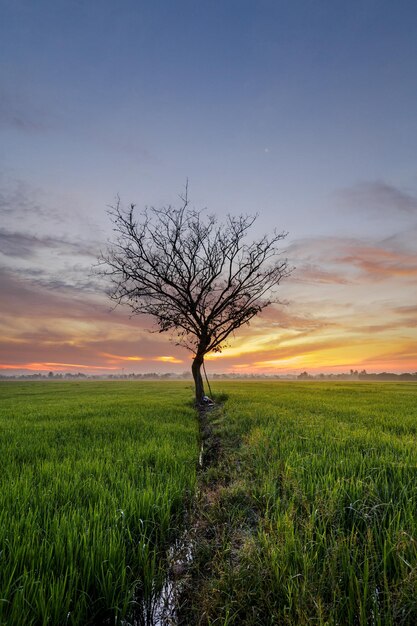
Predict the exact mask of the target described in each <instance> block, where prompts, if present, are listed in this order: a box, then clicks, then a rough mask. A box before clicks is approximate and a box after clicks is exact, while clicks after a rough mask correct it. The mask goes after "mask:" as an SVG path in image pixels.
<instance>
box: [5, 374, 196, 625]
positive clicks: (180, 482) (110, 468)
mask: <svg viewBox="0 0 417 626" xmlns="http://www.w3.org/2000/svg"><path fill="white" fill-rule="evenodd" d="M0 397H1V400H0V624H1V625H6V624H7V626H12V625H19V626H23V625H29V624H33V625H35V624H36V625H46V624H48V626H49V625H59V626H64V625H65V624H68V625H71V624H72V625H75V624H77V625H81V624H82V625H86V624H105V623H108V624H121V623H122V620H124V619H132V616H133V615H136V619H142V616H143V612H144V607H147V608H148V609H149V607H150V602H151V599H152V597H153V594H154V593H155V592H156V591H157V590H158V588H159V587H160V586H161V585H162V582H163V579H164V576H165V569H164V566H165V563H164V555H165V551H166V548H167V545H168V544H169V542H170V541H172V540H173V538H174V537H175V536H177V535H178V533H179V530H180V528H181V526H182V524H183V519H184V509H185V506H186V498H187V497H189V496H190V494H193V493H194V490H195V480H196V465H197V458H198V428H197V422H196V419H195V412H194V410H193V409H192V408H191V404H190V402H189V400H190V398H191V397H192V391H191V390H190V389H189V388H187V385H185V384H182V383H164V384H158V383H152V382H149V383H144V382H140V383H136V382H128V383H126V382H122V383H118V382H98V383H95V382H82V383H76V382H70V383H68V382H51V383H48V382H46V383H43V382H37V383H17V382H16V383H1V384H0Z"/></svg>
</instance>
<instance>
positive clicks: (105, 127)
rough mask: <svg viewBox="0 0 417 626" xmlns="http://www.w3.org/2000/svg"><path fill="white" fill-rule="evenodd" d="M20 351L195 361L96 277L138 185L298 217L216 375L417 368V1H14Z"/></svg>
mask: <svg viewBox="0 0 417 626" xmlns="http://www.w3.org/2000/svg"><path fill="white" fill-rule="evenodd" d="M0 15H1V19H0V159H1V170H0V171H1V173H0V281H1V282H0V299H1V307H0V369H1V370H2V373H4V374H15V373H19V374H20V373H30V372H38V371H46V372H47V371H50V370H52V371H56V372H59V371H65V372H67V371H68V372H78V371H82V372H84V373H87V374H89V373H91V374H93V373H95V374H106V373H121V372H125V373H129V372H150V371H155V372H183V371H185V370H188V369H189V367H190V359H191V355H190V354H189V353H188V352H186V351H185V350H184V349H182V348H179V347H177V346H175V344H174V343H173V342H172V341H170V339H169V336H167V335H166V334H155V333H152V332H151V331H152V328H153V326H152V320H150V319H148V318H142V317H133V318H132V317H130V313H129V310H128V309H125V308H122V307H119V308H116V309H112V307H111V304H110V302H109V300H108V299H107V296H106V294H105V285H104V284H103V283H102V282H100V281H99V279H98V278H97V276H96V275H95V274H94V270H93V266H94V264H95V262H96V258H97V255H98V254H99V252H100V250H103V249H105V246H106V242H107V241H108V240H109V239H111V237H112V228H111V223H110V221H109V217H108V215H107V209H108V207H109V205H112V204H114V202H115V198H116V196H117V195H118V194H119V195H120V198H121V201H122V203H124V204H126V205H128V204H130V203H132V202H133V203H135V204H136V205H138V207H144V206H146V205H148V206H149V205H152V206H156V207H161V206H166V205H168V204H172V205H176V204H178V203H179V202H180V201H179V194H181V193H182V191H183V189H184V185H185V182H186V180H187V179H188V180H189V196H190V200H191V203H192V205H193V206H195V207H196V208H198V209H203V208H205V207H207V208H208V210H209V212H210V213H216V214H217V215H218V216H219V218H220V219H221V218H222V217H224V216H225V215H226V214H228V213H230V214H235V215H237V214H241V213H243V214H254V213H256V214H258V218H257V221H256V224H255V227H254V230H253V236H254V237H255V236H259V235H261V234H263V233H264V232H271V230H272V229H273V228H274V227H276V228H277V229H278V231H282V230H284V231H287V232H288V236H287V238H286V240H285V244H284V245H283V249H282V254H283V256H286V257H287V258H288V259H289V262H290V264H291V265H292V266H294V267H295V270H294V272H293V274H292V275H291V276H290V277H289V278H288V279H286V280H285V281H283V282H282V283H281V284H280V287H279V291H278V295H279V298H280V303H279V304H274V305H271V306H270V307H269V308H267V309H265V311H264V312H263V313H262V314H261V315H260V316H259V317H258V318H256V319H255V320H253V322H251V324H250V326H245V327H244V328H242V329H240V330H239V331H238V332H237V333H236V336H235V337H232V338H231V340H230V342H229V343H228V345H227V346H226V347H225V349H224V350H223V352H222V353H221V354H215V355H211V356H210V355H209V356H208V359H207V369H208V371H211V372H238V373H239V372H240V373H268V374H288V373H290V374H293V373H299V372H302V371H305V370H307V371H308V372H311V373H317V372H345V371H349V370H350V369H359V370H362V369H366V370H367V371H374V372H381V371H393V372H404V371H412V372H414V371H416V370H417V324H416V320H417V243H416V242H417V150H416V148H417V37H416V36H415V34H416V29H415V26H416V23H417V5H416V3H415V1H414V0H412V1H406V0H396V1H394V0H392V1H386V0H361V1H357V0H352V1H351V2H345V1H339V0H317V1H315V2H312V1H310V0H303V1H301V0H288V1H284V0H256V1H255V0H251V1H247V0H213V1H210V2H209V1H208V0H206V1H205V0H175V2H173V1H172V0H153V1H151V0H148V1H140V0H118V1H117V0H113V1H110V0H53V1H52V0H51V1H49V0H37V2H33V1H32V0H0Z"/></svg>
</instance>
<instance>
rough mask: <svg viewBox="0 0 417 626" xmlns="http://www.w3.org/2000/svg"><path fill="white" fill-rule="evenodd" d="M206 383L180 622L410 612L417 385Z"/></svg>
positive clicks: (416, 563)
mask: <svg viewBox="0 0 417 626" xmlns="http://www.w3.org/2000/svg"><path fill="white" fill-rule="evenodd" d="M216 390H220V391H221V392H223V393H226V394H227V395H228V398H229V399H228V401H227V402H226V404H225V405H224V407H223V408H222V410H221V411H220V412H217V413H213V414H212V415H211V420H212V423H213V428H214V432H215V435H216V436H217V437H219V438H220V441H221V444H222V449H221V451H220V458H219V461H218V463H217V465H216V466H214V467H211V468H208V469H207V470H206V472H205V476H204V480H205V484H206V486H205V495H204V494H203V497H202V500H201V502H200V512H199V518H200V519H199V521H198V525H199V528H200V531H199V532H200V535H199V536H198V543H197V547H196V554H195V563H194V572H193V575H192V581H191V587H192V588H193V589H194V590H197V597H196V598H195V599H194V601H193V606H191V608H190V607H189V608H190V610H189V613H188V619H189V620H190V623H194V622H195V623H198V624H212V625H215V624H216V625H222V626H226V625H227V626H230V625H232V624H233V625H241V624H246V625H259V626H268V625H272V624H277V625H302V624H321V625H324V624H329V625H330V624H332V625H336V624H360V625H363V626H365V625H371V624H375V625H380V626H390V625H392V626H394V625H395V626H396V625H399V624H409V625H412V624H416V623H417V385H416V384H413V383H410V384H407V383H403V384H402V383H393V384H389V383H382V384H381V383H379V384H378V383H377V384H367V383H359V384H349V383H330V384H329V383H280V382H270V383H269V382H253V383H250V382H245V383H240V382H233V383H232V382H230V383H217V384H216ZM185 623H187V622H186V621H185Z"/></svg>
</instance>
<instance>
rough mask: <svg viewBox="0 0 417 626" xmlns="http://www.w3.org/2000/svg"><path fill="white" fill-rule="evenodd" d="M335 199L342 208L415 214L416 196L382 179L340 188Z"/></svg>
mask: <svg viewBox="0 0 417 626" xmlns="http://www.w3.org/2000/svg"><path fill="white" fill-rule="evenodd" d="M337 199H338V201H339V203H340V204H341V206H342V207H343V208H346V207H348V208H354V209H358V210H360V211H369V212H373V213H377V214H378V215H379V214H386V215H389V216H392V215H398V214H399V213H403V214H408V215H416V214H417V197H416V196H414V195H413V194H411V193H408V192H407V191H403V190H402V189H399V188H398V187H395V186H394V185H390V184H389V183H387V182H385V181H382V180H376V181H371V182H362V183H358V184H357V185H353V186H352V187H346V188H344V189H341V190H340V191H339V192H338V193H337Z"/></svg>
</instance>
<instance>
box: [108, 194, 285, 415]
mask: <svg viewBox="0 0 417 626" xmlns="http://www.w3.org/2000/svg"><path fill="white" fill-rule="evenodd" d="M180 198H181V201H182V204H181V206H180V208H174V207H171V206H168V207H165V208H162V209H157V208H154V207H151V208H146V209H144V210H143V211H141V212H139V214H138V215H137V212H136V209H135V205H133V204H132V205H131V206H130V208H129V209H127V210H124V209H123V208H122V207H121V204H120V201H118V202H117V204H116V206H114V207H112V209H111V211H110V216H111V219H112V221H113V224H114V232H115V238H114V240H113V242H111V243H110V244H109V247H108V250H107V252H105V253H103V254H102V255H101V256H100V263H101V266H102V268H104V269H102V271H101V273H102V274H104V275H106V276H108V277H110V280H111V287H110V291H109V295H110V297H111V299H112V300H114V301H115V302H116V303H118V304H122V303H125V304H127V305H128V306H129V307H130V308H131V310H132V312H133V314H140V313H142V314H148V315H151V316H153V317H154V318H155V320H156V322H157V324H158V327H159V329H158V330H159V332H166V331H171V332H172V334H173V337H174V339H175V342H176V344H177V345H181V346H184V347H186V348H188V350H190V351H191V352H192V353H193V355H194V358H193V362H192V368H191V369H192V374H193V378H194V382H195V397H196V402H197V404H200V403H201V402H202V400H203V397H204V385H203V379H202V375H201V367H202V366H203V363H204V357H205V355H206V354H208V353H209V352H213V351H214V352H219V351H221V349H222V346H224V343H225V340H226V339H227V337H228V336H229V335H230V334H231V333H233V331H235V330H236V329H238V328H239V327H240V326H242V324H246V323H248V322H249V320H251V319H252V318H253V317H254V316H255V315H257V314H258V313H259V312H260V311H262V309H264V308H265V307H266V306H268V305H269V304H271V302H272V301H275V300H274V293H273V289H274V288H275V287H277V285H278V284H279V282H280V281H281V279H282V278H284V277H285V276H288V274H289V273H290V269H289V267H288V263H287V260H286V259H282V258H281V256H280V253H279V250H278V249H277V244H278V243H279V242H280V241H281V240H282V239H284V238H285V236H286V233H283V232H282V233H277V232H276V231H273V233H272V234H271V235H269V236H267V235H265V236H264V237H261V238H258V239H257V240H254V241H252V242H249V243H247V241H246V238H247V235H248V231H249V230H250V228H251V227H252V226H253V224H254V222H255V220H256V216H245V215H240V216H238V217H233V216H230V215H228V216H227V218H226V220H225V221H224V222H223V223H220V222H219V221H218V220H217V218H216V217H215V216H214V215H210V214H207V213H206V212H202V211H197V210H195V209H193V208H191V207H190V204H189V200H188V190H187V187H186V190H185V194H184V195H183V196H180Z"/></svg>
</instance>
